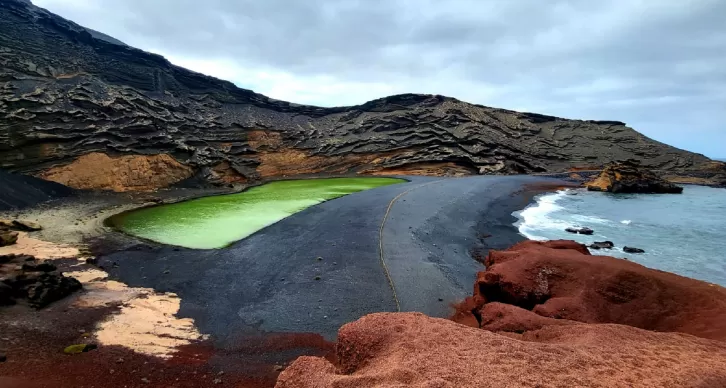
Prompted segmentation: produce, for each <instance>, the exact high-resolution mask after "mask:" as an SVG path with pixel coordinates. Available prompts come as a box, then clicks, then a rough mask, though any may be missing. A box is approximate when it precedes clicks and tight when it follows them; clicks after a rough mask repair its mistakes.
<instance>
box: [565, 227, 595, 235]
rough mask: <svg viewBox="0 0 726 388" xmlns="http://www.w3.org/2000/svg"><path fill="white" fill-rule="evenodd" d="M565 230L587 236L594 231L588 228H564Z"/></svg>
mask: <svg viewBox="0 0 726 388" xmlns="http://www.w3.org/2000/svg"><path fill="white" fill-rule="evenodd" d="M565 231H566V232H570V233H575V234H584V235H588V236H589V235H591V234H593V233H595V231H594V230H592V229H590V228H567V229H565Z"/></svg>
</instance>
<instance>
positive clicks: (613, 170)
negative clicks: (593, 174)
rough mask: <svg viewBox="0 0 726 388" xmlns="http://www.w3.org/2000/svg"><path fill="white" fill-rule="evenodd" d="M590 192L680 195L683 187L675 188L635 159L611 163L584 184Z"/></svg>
mask: <svg viewBox="0 0 726 388" xmlns="http://www.w3.org/2000/svg"><path fill="white" fill-rule="evenodd" d="M586 186H587V189H588V190H590V191H606V192H610V193H644V194H680V193H682V192H683V187H680V186H676V185H674V184H673V183H670V182H668V181H666V180H665V179H663V178H660V177H659V176H657V175H656V174H655V173H654V172H652V171H650V170H647V169H645V168H643V167H642V166H641V165H640V162H639V161H637V160H635V159H628V160H624V161H618V162H613V163H610V164H608V165H607V166H605V169H603V171H602V172H601V173H600V175H599V176H598V177H597V178H596V179H595V180H593V181H591V182H589V183H587V184H586Z"/></svg>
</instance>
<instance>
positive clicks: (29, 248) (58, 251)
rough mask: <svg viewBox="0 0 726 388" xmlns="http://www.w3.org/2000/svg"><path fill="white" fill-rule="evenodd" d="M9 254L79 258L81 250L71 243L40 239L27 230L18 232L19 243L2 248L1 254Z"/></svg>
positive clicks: (42, 258)
mask: <svg viewBox="0 0 726 388" xmlns="http://www.w3.org/2000/svg"><path fill="white" fill-rule="evenodd" d="M9 254H16V255H31V256H35V258H36V259H39V260H48V259H71V258H77V257H78V256H79V255H80V252H79V251H78V248H74V247H71V246H69V245H65V244H56V243H52V242H48V241H43V240H38V239H36V238H32V237H30V236H28V233H26V232H18V242H17V243H15V244H13V245H9V246H6V247H2V248H0V255H9Z"/></svg>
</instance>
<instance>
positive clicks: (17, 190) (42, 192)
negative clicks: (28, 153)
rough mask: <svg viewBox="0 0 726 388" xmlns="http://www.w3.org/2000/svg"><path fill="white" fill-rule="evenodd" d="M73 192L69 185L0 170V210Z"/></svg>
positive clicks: (66, 195) (28, 204)
mask: <svg viewBox="0 0 726 388" xmlns="http://www.w3.org/2000/svg"><path fill="white" fill-rule="evenodd" d="M74 193H75V190H73V189H71V188H70V187H67V186H63V185H61V184H58V183H55V182H49V181H45V180H42V179H38V178H34V177H32V176H27V175H20V174H12V173H9V172H7V171H3V170H0V210H13V209H23V208H26V207H28V206H32V205H35V204H38V203H41V202H45V201H50V200H53V199H58V198H64V197H69V196H72V195H73V194H74Z"/></svg>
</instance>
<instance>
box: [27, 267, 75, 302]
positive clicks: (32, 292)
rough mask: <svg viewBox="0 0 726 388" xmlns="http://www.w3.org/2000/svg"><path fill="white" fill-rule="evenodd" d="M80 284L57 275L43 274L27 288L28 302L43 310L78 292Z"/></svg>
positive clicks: (72, 279)
mask: <svg viewBox="0 0 726 388" xmlns="http://www.w3.org/2000/svg"><path fill="white" fill-rule="evenodd" d="M81 288H82V285H81V282H79V281H78V280H76V279H74V278H69V277H66V276H63V275H62V274H59V273H47V272H46V273H43V274H42V275H40V276H39V277H38V279H37V281H36V282H35V283H33V284H31V285H30V286H28V288H27V293H28V301H29V302H30V305H31V306H33V307H35V308H43V307H45V306H47V305H49V304H51V303H53V302H55V301H58V300H61V299H63V298H65V297H66V296H68V295H70V294H72V293H74V292H76V291H78V290H80V289H81Z"/></svg>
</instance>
